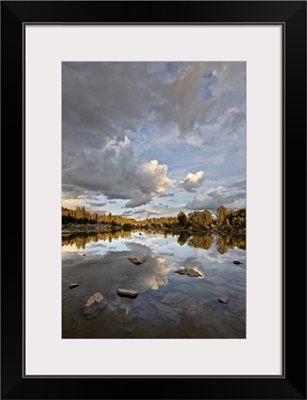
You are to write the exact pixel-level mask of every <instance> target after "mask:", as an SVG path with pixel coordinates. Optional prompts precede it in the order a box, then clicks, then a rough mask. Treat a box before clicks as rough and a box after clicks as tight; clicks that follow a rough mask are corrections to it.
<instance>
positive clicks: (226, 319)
mask: <svg viewBox="0 0 307 400" xmlns="http://www.w3.org/2000/svg"><path fill="white" fill-rule="evenodd" d="M84 254H85V255H84ZM136 256H139V257H144V258H145V262H144V263H143V264H141V265H134V264H133V263H131V262H130V261H129V260H128V259H127V257H136ZM234 260H240V261H241V262H242V263H243V264H242V265H235V264H233V261H234ZM182 267H184V268H193V269H195V270H196V271H198V272H199V273H200V274H201V275H202V277H199V278H195V277H189V276H185V275H179V274H177V273H174V271H176V270H177V269H179V268H182ZM71 282H76V283H78V284H79V286H78V287H77V288H75V289H69V284H70V283H71ZM117 288H125V289H133V290H136V291H138V292H139V295H138V297H137V298H136V299H129V298H125V297H119V296H118V295H117V293H116V291H117ZM96 292H100V293H101V294H102V295H103V297H104V300H103V304H102V308H101V309H99V310H97V311H96V312H95V313H94V314H92V315H85V314H84V313H83V310H82V308H83V306H84V304H85V303H86V302H87V300H88V298H89V297H90V296H91V295H93V294H94V293H96ZM221 296H224V297H228V298H230V301H229V303H228V304H221V303H220V302H219V301H218V298H220V297H221ZM245 314H246V251H245V237H234V236H226V237H221V236H205V235H196V236H194V237H193V236H190V237H189V235H180V236H178V235H172V234H166V233H163V232H161V233H157V232H155V233H154V232H151V233H150V232H148V231H147V232H145V231H142V232H139V231H138V232H124V231H120V232H115V233H114V234H112V233H101V234H92V235H89V234H83V235H79V236H78V235H73V236H69V237H63V238H62V337H63V338H245V337H246V315H245Z"/></svg>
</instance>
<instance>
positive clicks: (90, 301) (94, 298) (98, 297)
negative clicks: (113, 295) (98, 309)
mask: <svg viewBox="0 0 307 400" xmlns="http://www.w3.org/2000/svg"><path fill="white" fill-rule="evenodd" d="M102 300H103V295H102V294H101V293H99V292H97V293H95V294H93V296H91V297H90V298H89V299H88V300H87V303H86V304H85V305H84V308H85V309H86V308H89V307H90V306H91V305H92V304H94V303H100V302H101V301H102Z"/></svg>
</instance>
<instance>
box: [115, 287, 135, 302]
mask: <svg viewBox="0 0 307 400" xmlns="http://www.w3.org/2000/svg"><path fill="white" fill-rule="evenodd" d="M117 294H118V296H121V297H129V298H130V299H135V298H136V297H137V296H138V294H139V293H138V292H137V291H136V290H131V289H121V288H118V289H117Z"/></svg>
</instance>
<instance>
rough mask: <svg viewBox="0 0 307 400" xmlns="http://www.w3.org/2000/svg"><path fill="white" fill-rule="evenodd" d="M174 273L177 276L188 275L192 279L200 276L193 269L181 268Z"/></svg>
mask: <svg viewBox="0 0 307 400" xmlns="http://www.w3.org/2000/svg"><path fill="white" fill-rule="evenodd" d="M174 272H175V273H176V274H179V275H188V276H191V277H192V278H196V277H199V276H202V275H201V274H200V273H199V272H197V271H195V269H193V268H181V269H178V270H177V271H174Z"/></svg>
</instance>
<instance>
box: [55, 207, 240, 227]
mask: <svg viewBox="0 0 307 400" xmlns="http://www.w3.org/2000/svg"><path fill="white" fill-rule="evenodd" d="M68 224H104V225H110V226H111V228H112V227H113V228H115V227H121V228H123V229H127V230H130V229H134V228H148V227H149V228H156V229H159V228H168V229H176V230H178V229H179V230H195V231H206V230H225V231H232V230H244V229H245V227H246V209H245V208H242V209H239V210H229V209H227V208H226V207H224V206H220V207H219V208H218V209H217V210H216V212H215V214H214V216H212V214H211V213H210V211H209V210H203V211H191V212H189V213H188V214H185V213H184V212H183V211H180V212H179V213H178V214H177V216H175V217H174V216H173V217H160V218H146V219H143V220H136V219H134V218H129V217H124V216H120V215H112V213H109V214H97V213H90V212H89V211H86V209H85V207H77V208H76V209H75V210H70V209H68V208H65V207H62V226H63V227H65V226H67V225H68Z"/></svg>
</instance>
